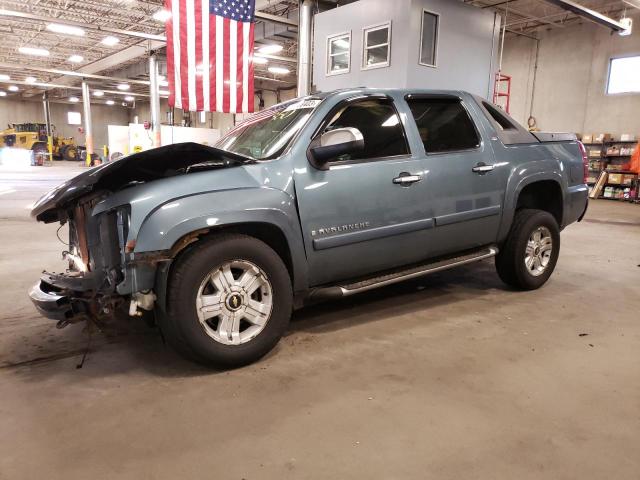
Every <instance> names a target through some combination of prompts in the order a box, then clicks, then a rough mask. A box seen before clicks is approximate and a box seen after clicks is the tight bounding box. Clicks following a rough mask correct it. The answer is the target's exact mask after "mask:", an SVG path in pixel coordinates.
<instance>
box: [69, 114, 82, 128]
mask: <svg viewBox="0 0 640 480" xmlns="http://www.w3.org/2000/svg"><path fill="white" fill-rule="evenodd" d="M67 123H68V124H69V125H82V116H81V115H80V112H67Z"/></svg>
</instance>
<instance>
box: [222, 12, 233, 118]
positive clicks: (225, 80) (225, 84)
mask: <svg viewBox="0 0 640 480" xmlns="http://www.w3.org/2000/svg"><path fill="white" fill-rule="evenodd" d="M230 22H231V20H229V19H228V18H225V19H224V30H223V31H224V33H223V48H222V56H223V59H224V60H223V62H222V68H223V72H224V73H223V74H222V90H223V95H222V111H223V112H225V113H228V112H229V101H230V100H231V98H230V97H229V29H230V25H229V23H230Z"/></svg>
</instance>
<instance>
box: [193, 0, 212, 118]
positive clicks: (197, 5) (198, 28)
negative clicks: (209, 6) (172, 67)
mask: <svg viewBox="0 0 640 480" xmlns="http://www.w3.org/2000/svg"><path fill="white" fill-rule="evenodd" d="M204 1H205V2H207V3H208V0H204ZM193 3H194V14H195V34H196V39H195V40H196V72H195V74H196V88H195V94H196V110H197V111H199V112H200V111H202V109H203V108H204V99H203V98H202V92H203V90H204V85H203V82H202V78H203V77H204V76H205V74H206V75H208V74H209V72H205V68H204V62H203V61H202V59H203V56H202V3H203V0H194V2H193Z"/></svg>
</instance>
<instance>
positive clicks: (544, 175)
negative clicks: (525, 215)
mask: <svg viewBox="0 0 640 480" xmlns="http://www.w3.org/2000/svg"><path fill="white" fill-rule="evenodd" d="M542 181H552V182H555V183H556V184H557V185H558V188H559V189H560V194H561V195H562V207H563V212H564V210H565V207H566V196H565V188H563V185H564V184H565V183H566V182H565V180H564V177H563V176H562V173H561V172H559V171H557V170H555V169H554V170H553V171H546V172H545V171H538V172H532V173H528V174H527V173H524V174H523V175H522V176H516V175H512V176H511V178H510V179H509V181H508V182H507V189H506V193H505V199H504V210H503V213H502V219H501V222H500V229H499V231H498V242H499V243H501V242H502V241H504V240H505V239H506V238H507V235H508V234H509V230H511V223H512V222H513V218H514V216H515V213H516V205H517V204H518V198H519V197H520V193H521V192H522V190H523V189H524V188H525V187H526V186H528V185H531V184H533V183H537V182H542ZM511 185H515V186H513V187H512V186H511ZM560 227H561V228H562V225H561V226H560Z"/></svg>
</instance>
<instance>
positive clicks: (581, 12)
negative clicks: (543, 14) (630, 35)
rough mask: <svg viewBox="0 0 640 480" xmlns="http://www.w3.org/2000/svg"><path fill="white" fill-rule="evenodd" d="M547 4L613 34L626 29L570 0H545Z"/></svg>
mask: <svg viewBox="0 0 640 480" xmlns="http://www.w3.org/2000/svg"><path fill="white" fill-rule="evenodd" d="M545 1H546V2H547V3H550V4H552V5H555V6H556V7H560V8H562V9H563V10H567V11H568V12H571V13H575V14H576V15H578V16H580V17H584V18H586V19H587V20H591V21H592V22H595V23H598V24H600V25H604V26H605V27H607V28H610V29H611V30H613V31H615V32H621V31H623V30H626V27H625V26H624V25H623V24H621V23H620V22H618V21H616V20H614V19H613V18H609V17H607V16H606V15H603V14H601V13H599V12H596V11H595V10H591V9H590V8H587V7H585V6H583V5H580V4H579V3H576V2H572V1H571V0H545Z"/></svg>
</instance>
